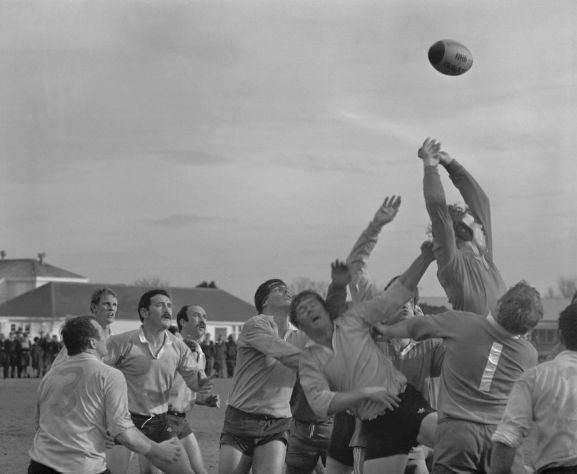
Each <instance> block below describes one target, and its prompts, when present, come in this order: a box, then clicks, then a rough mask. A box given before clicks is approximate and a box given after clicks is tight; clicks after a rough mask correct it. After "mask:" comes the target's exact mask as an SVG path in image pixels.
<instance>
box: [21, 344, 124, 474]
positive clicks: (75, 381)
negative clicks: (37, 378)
mask: <svg viewBox="0 0 577 474" xmlns="http://www.w3.org/2000/svg"><path fill="white" fill-rule="evenodd" d="M36 417H37V420H36V422H37V426H38V428H37V431H36V434H35V436H34V443H33V446H32V448H31V449H30V450H29V454H30V457H31V458H32V459H33V460H34V461H36V462H38V463H40V464H44V465H45V466H48V467H50V468H52V469H54V470H55V471H58V472H61V473H63V474H78V473H83V474H96V473H100V472H103V471H104V470H105V469H106V430H108V431H109V432H110V434H111V435H112V436H113V437H116V436H118V435H119V434H120V433H122V432H124V431H125V430H127V429H129V428H133V427H134V425H133V423H132V420H131V418H130V414H129V413H128V404H127V398H126V382H125V380H124V377H123V375H122V373H121V372H120V371H118V370H116V369H115V368H113V367H109V366H107V365H105V364H103V363H102V362H101V361H100V360H99V359H98V358H97V357H96V356H94V355H92V354H87V353H85V352H84V353H81V354H78V355H74V356H71V357H68V360H65V361H63V362H62V363H61V364H60V365H59V366H58V367H55V368H52V369H51V370H50V371H49V372H48V373H47V374H46V375H45V376H44V378H43V379H42V381H41V382H40V386H39V387H38V406H37V415H36Z"/></svg>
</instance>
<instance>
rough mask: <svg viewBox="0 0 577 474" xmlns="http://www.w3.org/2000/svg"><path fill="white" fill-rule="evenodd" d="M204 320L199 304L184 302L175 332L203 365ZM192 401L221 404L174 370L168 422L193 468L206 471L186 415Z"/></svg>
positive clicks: (196, 471)
mask: <svg viewBox="0 0 577 474" xmlns="http://www.w3.org/2000/svg"><path fill="white" fill-rule="evenodd" d="M206 321H207V316H206V311H205V310H204V308H203V307H202V306H197V305H186V306H183V307H182V308H181V309H180V311H179V312H178V314H177V315H176V324H177V329H178V331H177V332H176V335H177V337H180V338H181V339H182V340H183V341H184V343H185V344H186V345H187V346H188V347H189V349H190V350H191V352H192V355H193V357H194V358H195V359H196V361H197V362H198V364H199V366H200V367H201V368H202V369H204V367H205V365H206V358H205V356H204V354H203V352H202V349H201V348H200V342H201V341H202V340H203V339H204V336H205V334H206ZM194 404H197V405H206V406H210V407H215V408H217V407H219V406H220V397H219V395H218V394H211V395H209V396H197V395H196V393H195V392H192V391H191V390H189V389H188V388H187V387H186V385H185V383H184V380H183V378H182V377H181V376H180V375H178V374H177V375H176V378H175V379H174V382H173V384H172V388H171V389H170V394H169V399H168V412H167V417H168V424H169V426H170V427H171V428H172V430H173V431H174V433H176V436H177V437H178V439H179V440H180V442H181V443H182V446H183V447H184V449H185V451H186V453H187V455H188V458H189V460H190V464H191V466H192V469H193V470H194V472H195V473H196V474H206V472H207V471H206V468H205V467H204V462H203V460H202V453H201V452H200V447H199V446H198V441H197V440H196V436H195V435H194V433H193V431H192V428H191V427H190V425H189V424H188V421H187V419H186V415H187V413H188V412H189V411H190V408H191V407H192V406H193V405H194Z"/></svg>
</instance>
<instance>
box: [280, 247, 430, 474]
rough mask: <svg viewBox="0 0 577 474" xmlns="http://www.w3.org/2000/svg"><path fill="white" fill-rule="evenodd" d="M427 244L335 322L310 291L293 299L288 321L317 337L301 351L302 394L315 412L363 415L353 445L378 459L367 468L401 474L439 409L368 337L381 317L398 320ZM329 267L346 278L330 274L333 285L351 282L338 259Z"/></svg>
mask: <svg viewBox="0 0 577 474" xmlns="http://www.w3.org/2000/svg"><path fill="white" fill-rule="evenodd" d="M431 247H432V245H430V243H424V244H423V245H422V246H421V254H420V255H419V256H418V257H417V259H416V260H415V261H414V262H413V263H412V264H411V266H410V267H409V268H408V269H407V270H406V271H405V272H404V273H403V274H402V275H401V276H400V277H399V278H398V279H397V280H395V282H393V284H392V285H391V286H390V287H389V288H388V289H387V290H385V291H384V292H382V293H380V294H379V295H378V296H377V297H376V298H373V299H371V300H368V301H365V302H362V303H359V304H357V305H354V306H353V307H352V308H350V309H348V310H347V311H345V312H344V314H342V315H341V316H338V317H337V318H336V319H334V320H333V319H332V318H331V315H330V313H329V311H328V309H327V306H326V303H325V301H324V300H323V298H322V297H321V296H320V295H319V294H317V293H315V292H313V291H303V292H301V293H299V294H298V295H297V296H295V298H294V299H293V302H292V304H291V309H290V319H291V322H292V323H293V324H294V325H296V326H297V327H298V328H299V329H301V330H303V331H304V332H305V333H306V334H307V336H308V337H309V338H310V339H312V340H313V341H314V342H315V344H313V345H311V346H308V347H307V349H306V350H305V353H304V354H303V357H302V358H301V362H300V367H299V376H300V379H301V384H302V386H303V389H304V391H305V393H306V396H307V399H308V401H309V403H310V405H311V407H312V408H313V410H314V411H315V413H317V415H319V416H326V415H330V414H334V413H338V412H341V411H343V410H347V409H348V410H350V411H352V412H353V413H354V414H355V415H356V416H357V417H358V418H360V419H361V420H362V427H361V430H360V433H359V434H360V439H359V440H353V442H352V444H353V445H360V446H366V447H367V449H368V451H371V452H373V453H375V457H376V458H377V459H375V460H374V461H373V462H372V463H371V465H370V466H367V463H365V470H366V472H394V473H402V472H403V471H404V468H405V465H406V462H407V454H408V453H409V451H410V450H411V448H412V447H413V446H414V445H415V444H416V443H417V442H421V443H423V444H425V445H428V446H431V445H432V442H433V436H434V430H435V426H436V414H435V413H434V412H433V410H432V409H431V408H430V406H429V405H428V403H427V402H426V401H425V400H424V398H423V397H422V395H421V394H420V393H419V392H418V391H417V390H416V389H415V388H414V387H412V386H410V385H409V384H407V379H406V377H405V376H404V375H403V374H402V373H401V372H399V371H398V370H397V369H396V368H395V367H394V366H393V363H392V361H391V359H390V358H389V357H387V356H386V355H385V354H384V353H383V351H382V350H381V349H380V348H379V347H378V345H377V343H376V342H375V340H374V339H373V337H372V335H371V327H372V326H373V325H374V324H375V323H377V322H378V321H382V320H392V318H395V317H399V309H400V308H401V307H402V306H403V304H404V303H405V302H407V301H408V300H409V299H410V298H411V297H412V295H413V292H414V290H415V288H416V286H417V284H418V282H419V280H420V279H421V277H422V276H423V274H424V273H425V271H426V269H427V268H428V266H429V265H430V264H431V262H432V261H433V260H434V256H433V252H432V248H431ZM332 271H333V273H334V272H339V273H343V274H345V275H347V276H348V278H334V276H333V283H336V282H339V284H341V286H346V284H347V283H348V282H349V281H350V273H349V271H348V268H347V267H346V265H344V264H342V263H341V262H338V261H337V262H335V263H333V264H332ZM359 441H360V443H359V444H356V443H357V442H359ZM367 467H368V468H369V469H368V470H367Z"/></svg>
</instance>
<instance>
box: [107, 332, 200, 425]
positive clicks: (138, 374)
mask: <svg viewBox="0 0 577 474" xmlns="http://www.w3.org/2000/svg"><path fill="white" fill-rule="evenodd" d="M106 347H107V350H108V355H107V356H106V358H105V359H104V362H106V363H107V364H109V365H112V366H113V367H116V368H117V369H119V370H120V371H121V372H122V373H123V374H124V377H125V378H126V383H127V385H128V408H129V410H130V411H131V412H132V413H136V414H140V415H146V416H150V415H160V414H163V413H166V412H167V411H168V394H169V392H170V387H172V384H173V382H174V378H175V375H176V373H177V372H178V373H179V374H180V375H181V376H182V377H183V379H184V380H185V381H186V384H187V385H188V386H189V387H190V388H191V389H193V390H195V391H198V390H200V387H199V385H198V378H199V377H200V376H202V377H205V374H204V370H202V369H201V367H200V365H199V364H198V362H196V360H195V359H194V357H193V356H192V353H191V351H190V349H189V348H188V347H187V346H186V344H185V343H184V342H183V341H182V340H180V339H177V338H176V337H175V336H174V335H172V334H171V333H170V332H168V331H164V343H163V345H162V347H161V349H160V350H159V351H158V353H157V354H153V353H152V352H151V350H150V346H149V344H148V341H147V340H146V338H145V337H144V333H143V331H142V326H141V327H140V328H138V329H135V330H133V331H128V332H125V333H122V334H117V335H114V336H111V337H110V338H108V341H107V346H106Z"/></svg>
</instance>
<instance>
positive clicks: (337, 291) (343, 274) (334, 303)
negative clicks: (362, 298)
mask: <svg viewBox="0 0 577 474" xmlns="http://www.w3.org/2000/svg"><path fill="white" fill-rule="evenodd" d="M350 281H351V272H350V271H349V267H348V265H347V264H345V263H343V262H341V261H340V260H335V261H334V262H332V263H331V283H330V284H329V288H328V290H327V297H326V300H325V301H326V303H327V308H328V310H329V313H330V315H331V317H332V318H333V319H336V318H338V317H339V316H340V315H341V314H343V313H344V312H345V311H346V310H347V285H348V284H349V283H350Z"/></svg>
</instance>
